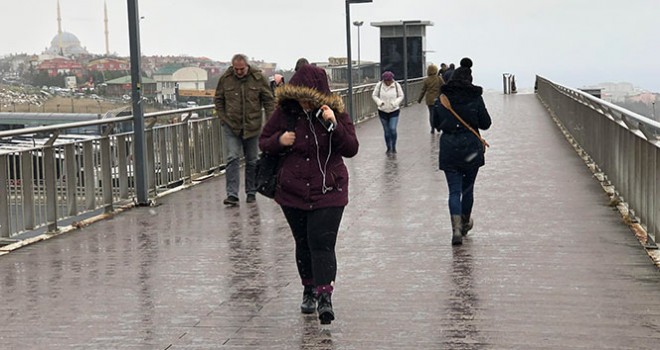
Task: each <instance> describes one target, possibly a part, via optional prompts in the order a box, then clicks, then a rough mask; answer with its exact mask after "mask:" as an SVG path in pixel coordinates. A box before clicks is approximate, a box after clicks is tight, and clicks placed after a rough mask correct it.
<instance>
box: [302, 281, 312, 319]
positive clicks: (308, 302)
mask: <svg viewBox="0 0 660 350" xmlns="http://www.w3.org/2000/svg"><path fill="white" fill-rule="evenodd" d="M314 311H316V293H315V292H314V286H305V289H304V290H303V299H302V304H300V312H302V313H303V314H313V313H314Z"/></svg>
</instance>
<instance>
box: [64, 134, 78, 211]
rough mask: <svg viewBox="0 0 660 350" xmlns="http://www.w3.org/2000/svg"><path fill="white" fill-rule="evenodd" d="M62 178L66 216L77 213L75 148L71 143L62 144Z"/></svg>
mask: <svg viewBox="0 0 660 350" xmlns="http://www.w3.org/2000/svg"><path fill="white" fill-rule="evenodd" d="M64 164H65V167H64V174H65V175H66V176H65V177H64V179H65V180H66V211H67V215H68V216H74V215H76V214H77V213H78V200H77V199H78V195H77V188H78V179H77V175H78V174H77V172H76V148H75V146H74V145H73V144H68V145H65V146H64Z"/></svg>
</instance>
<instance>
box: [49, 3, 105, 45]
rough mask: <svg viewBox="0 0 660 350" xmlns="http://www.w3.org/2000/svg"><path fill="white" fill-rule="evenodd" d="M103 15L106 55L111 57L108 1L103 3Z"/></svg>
mask: <svg viewBox="0 0 660 350" xmlns="http://www.w3.org/2000/svg"><path fill="white" fill-rule="evenodd" d="M58 1H59V0H58ZM103 14H104V16H103V17H104V22H105V55H106V56H110V40H109V39H108V35H109V32H108V3H107V2H106V1H103Z"/></svg>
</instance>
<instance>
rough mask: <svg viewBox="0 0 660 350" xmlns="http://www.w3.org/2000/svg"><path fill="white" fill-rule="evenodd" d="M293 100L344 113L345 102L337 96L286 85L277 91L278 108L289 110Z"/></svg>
mask: <svg viewBox="0 0 660 350" xmlns="http://www.w3.org/2000/svg"><path fill="white" fill-rule="evenodd" d="M292 100H294V101H296V102H297V101H310V102H311V103H312V104H313V105H314V107H315V108H318V107H321V106H322V105H328V107H330V108H331V109H332V110H333V111H335V112H338V113H343V112H344V101H343V100H342V99H341V97H339V96H338V95H336V94H333V93H331V94H324V93H322V92H320V91H319V90H317V89H314V88H310V87H307V86H301V85H299V86H296V85H292V84H284V85H283V86H280V87H278V88H277V89H275V103H276V104H277V106H279V107H281V108H282V107H284V109H288V108H286V107H287V106H290V103H291V102H293V101H292Z"/></svg>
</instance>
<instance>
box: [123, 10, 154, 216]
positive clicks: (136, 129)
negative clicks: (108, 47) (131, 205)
mask: <svg viewBox="0 0 660 350" xmlns="http://www.w3.org/2000/svg"><path fill="white" fill-rule="evenodd" d="M127 1H128V34H129V35H128V36H129V44H130V52H131V91H132V97H133V147H134V152H133V157H134V158H133V169H134V171H135V177H134V178H135V194H136V196H137V204H138V205H141V206H146V205H149V192H148V191H149V184H148V179H147V176H148V174H147V166H146V164H147V154H146V149H147V148H146V140H145V131H144V112H143V111H142V77H141V75H140V56H141V53H140V15H139V14H138V12H139V11H138V0H127Z"/></svg>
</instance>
